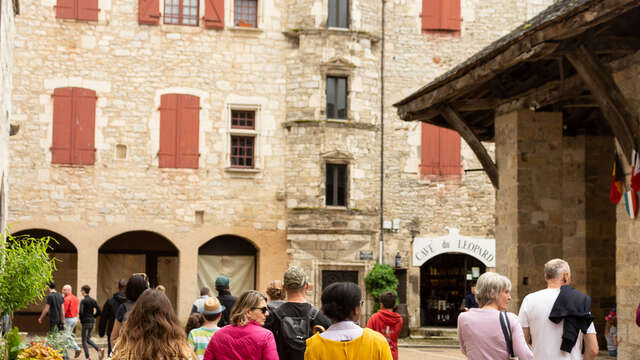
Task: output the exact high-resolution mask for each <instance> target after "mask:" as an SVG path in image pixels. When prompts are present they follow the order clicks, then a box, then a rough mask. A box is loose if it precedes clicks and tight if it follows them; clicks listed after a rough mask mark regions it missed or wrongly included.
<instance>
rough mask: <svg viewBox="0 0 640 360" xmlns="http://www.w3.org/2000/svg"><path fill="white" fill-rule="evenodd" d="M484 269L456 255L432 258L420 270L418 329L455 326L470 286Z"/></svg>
mask: <svg viewBox="0 0 640 360" xmlns="http://www.w3.org/2000/svg"><path fill="white" fill-rule="evenodd" d="M485 271H486V266H485V265H484V264H483V263H482V262H481V261H480V260H478V259H476V258H474V257H472V256H470V255H466V254H459V253H445V254H441V255H438V256H435V257H433V258H431V259H430V260H429V261H427V262H425V263H424V264H423V265H422V266H421V267H420V326H456V324H457V320H458V314H460V312H461V311H462V308H463V306H464V296H465V294H467V293H468V292H470V285H471V282H472V281H473V280H475V279H476V278H477V276H478V275H479V274H482V273H484V272H485Z"/></svg>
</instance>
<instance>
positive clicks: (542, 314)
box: [519, 259, 598, 360]
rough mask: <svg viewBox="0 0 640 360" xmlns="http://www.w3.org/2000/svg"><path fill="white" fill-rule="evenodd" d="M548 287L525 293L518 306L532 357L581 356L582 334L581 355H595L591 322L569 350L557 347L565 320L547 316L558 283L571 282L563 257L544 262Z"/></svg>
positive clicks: (574, 359) (556, 359)
mask: <svg viewBox="0 0 640 360" xmlns="http://www.w3.org/2000/svg"><path fill="white" fill-rule="evenodd" d="M544 277H545V280H546V281H547V288H546V289H544V290H540V291H537V292H534V293H532V294H529V295H527V296H525V298H524V300H523V301H522V306H521V307H520V314H519V318H520V324H521V325H522V330H523V331H524V336H525V338H526V340H527V343H530V344H533V356H534V358H535V359H554V360H561V359H567V360H580V359H582V355H583V354H582V340H583V338H584V359H585V360H592V359H595V358H596V356H597V355H598V340H597V338H596V329H595V327H594V326H593V322H592V323H591V325H589V329H588V330H587V334H586V335H584V336H583V334H582V332H580V333H579V335H578V340H577V341H576V344H575V346H574V347H573V349H572V350H571V353H568V352H565V351H562V350H560V345H561V344H562V333H563V323H564V320H562V321H560V322H559V323H557V324H555V323H553V322H552V321H551V320H549V315H550V314H551V309H552V308H553V304H554V303H555V302H556V299H557V298H558V295H560V287H561V286H562V285H569V284H570V283H571V270H570V269H569V264H568V263H567V262H566V261H564V260H562V259H553V260H550V261H549V262H547V263H546V264H545V265H544Z"/></svg>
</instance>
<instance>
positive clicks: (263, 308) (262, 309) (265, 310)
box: [251, 306, 269, 314]
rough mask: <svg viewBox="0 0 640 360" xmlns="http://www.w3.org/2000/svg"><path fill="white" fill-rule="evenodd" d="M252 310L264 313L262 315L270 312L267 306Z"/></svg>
mask: <svg viewBox="0 0 640 360" xmlns="http://www.w3.org/2000/svg"><path fill="white" fill-rule="evenodd" d="M251 310H260V311H262V313H263V314H266V313H267V311H269V309H268V308H267V307H266V306H263V307H253V308H251Z"/></svg>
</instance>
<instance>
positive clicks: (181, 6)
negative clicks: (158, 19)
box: [162, 0, 201, 27]
mask: <svg viewBox="0 0 640 360" xmlns="http://www.w3.org/2000/svg"><path fill="white" fill-rule="evenodd" d="M167 1H171V0H164V1H163V4H162V5H163V9H164V11H163V13H162V23H163V24H164V25H182V26H195V27H199V26H200V11H201V10H200V8H201V6H200V0H193V1H194V2H195V4H196V15H195V20H196V23H195V24H185V23H184V14H183V13H182V11H183V10H184V8H185V5H184V1H188V0H173V1H177V2H178V15H177V20H178V22H175V23H174V22H167ZM170 18H174V16H171V17H170Z"/></svg>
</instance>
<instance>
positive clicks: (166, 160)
mask: <svg viewBox="0 0 640 360" xmlns="http://www.w3.org/2000/svg"><path fill="white" fill-rule="evenodd" d="M199 133H200V98H198V97H197V96H193V95H183V94H165V95H162V97H161V98H160V151H159V152H158V166H159V167H161V168H189V169H197V168H198V162H199V158H200V153H199V138H198V136H199Z"/></svg>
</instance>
